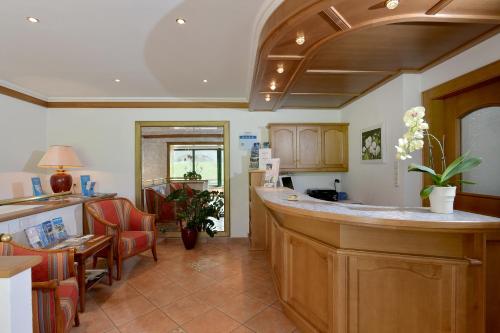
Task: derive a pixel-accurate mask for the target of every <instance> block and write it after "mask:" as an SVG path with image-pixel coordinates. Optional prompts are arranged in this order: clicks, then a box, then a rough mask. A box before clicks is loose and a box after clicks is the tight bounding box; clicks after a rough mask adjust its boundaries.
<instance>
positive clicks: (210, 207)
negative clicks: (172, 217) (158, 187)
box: [167, 188, 224, 250]
mask: <svg viewBox="0 0 500 333" xmlns="http://www.w3.org/2000/svg"><path fill="white" fill-rule="evenodd" d="M192 192H193V193H192V195H189V193H188V192H187V191H186V189H184V188H181V189H179V190H176V191H173V192H172V193H170V195H168V197H167V201H175V202H177V206H176V207H177V211H176V213H177V217H178V218H179V220H180V223H181V236H182V242H183V243H184V247H185V248H186V250H190V249H192V248H194V247H195V245H196V241H197V240H198V233H199V232H200V231H205V232H206V233H207V234H208V235H209V236H210V237H214V236H215V234H216V233H217V230H215V223H214V221H213V219H219V218H220V217H221V214H222V209H223V207H224V193H221V192H217V191H213V192H209V191H207V190H205V191H197V190H192Z"/></svg>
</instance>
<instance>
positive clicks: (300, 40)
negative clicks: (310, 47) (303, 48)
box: [295, 32, 306, 45]
mask: <svg viewBox="0 0 500 333" xmlns="http://www.w3.org/2000/svg"><path fill="white" fill-rule="evenodd" d="M305 42H306V36H304V34H303V33H302V32H299V33H298V34H297V38H295V43H297V45H303V44H304V43H305Z"/></svg>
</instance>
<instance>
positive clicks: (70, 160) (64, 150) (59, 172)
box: [38, 145, 83, 193]
mask: <svg viewBox="0 0 500 333" xmlns="http://www.w3.org/2000/svg"><path fill="white" fill-rule="evenodd" d="M38 166H39V167H42V168H55V169H56V173H55V174H53V175H52V176H51V177H50V187H52V191H54V193H60V192H67V191H70V190H71V186H72V185H73V178H72V177H71V175H70V174H67V173H66V171H65V169H68V168H80V167H82V166H83V165H82V163H81V162H80V159H79V158H78V156H77V155H76V153H75V151H74V150H73V147H71V146H58V145H55V146H50V147H49V149H48V150H47V152H46V153H45V155H43V157H42V159H41V160H40V162H39V163H38Z"/></svg>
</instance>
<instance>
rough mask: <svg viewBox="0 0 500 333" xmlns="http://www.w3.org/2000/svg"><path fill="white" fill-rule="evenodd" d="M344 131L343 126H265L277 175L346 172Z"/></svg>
mask: <svg viewBox="0 0 500 333" xmlns="http://www.w3.org/2000/svg"><path fill="white" fill-rule="evenodd" d="M348 127H349V124H346V123H315V124H308V123H306V124H269V125H268V128H269V141H270V145H271V148H272V154H273V157H275V158H279V159H280V171H307V172H311V171H313V172H314V171H316V172H318V171H323V172H346V171H348V169H349V152H348Z"/></svg>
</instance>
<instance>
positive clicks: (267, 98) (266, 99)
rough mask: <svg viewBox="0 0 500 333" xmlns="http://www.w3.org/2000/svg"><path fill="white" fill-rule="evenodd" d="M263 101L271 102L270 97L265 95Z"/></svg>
mask: <svg viewBox="0 0 500 333" xmlns="http://www.w3.org/2000/svg"><path fill="white" fill-rule="evenodd" d="M264 100H265V101H266V102H270V101H271V95H269V94H267V95H266V97H265V98H264Z"/></svg>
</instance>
